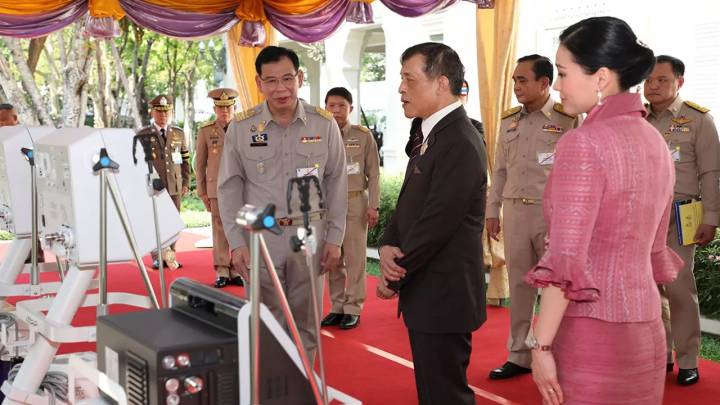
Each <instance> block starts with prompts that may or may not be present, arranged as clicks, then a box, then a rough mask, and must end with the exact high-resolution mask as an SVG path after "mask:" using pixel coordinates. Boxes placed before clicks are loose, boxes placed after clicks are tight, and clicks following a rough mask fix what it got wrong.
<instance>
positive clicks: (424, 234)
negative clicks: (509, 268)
mask: <svg viewBox="0 0 720 405" xmlns="http://www.w3.org/2000/svg"><path fill="white" fill-rule="evenodd" d="M427 145H428V147H427V149H426V150H425V153H424V154H422V155H419V156H417V157H415V158H413V159H411V160H410V161H409V162H408V167H407V169H406V173H405V180H404V182H403V185H402V188H401V190H400V196H399V197H398V202H397V206H396V209H395V213H394V214H393V216H392V218H391V220H390V223H389V224H388V226H387V228H386V229H385V233H384V235H383V239H382V243H381V244H382V245H391V246H397V247H399V248H400V250H402V252H403V253H404V254H405V256H404V257H403V258H402V259H399V260H398V261H397V262H398V264H399V265H400V266H402V267H403V268H405V269H406V270H407V271H408V274H407V275H406V277H405V278H403V279H402V280H401V281H399V282H393V283H390V287H391V288H393V289H395V290H399V292H400V300H399V303H398V311H399V312H402V314H403V319H404V320H405V324H406V325H407V327H408V328H409V329H411V330H415V331H418V332H426V333H467V332H471V331H473V330H475V329H477V328H478V327H479V326H480V325H481V324H482V323H483V322H484V321H485V317H486V316H485V291H484V289H485V288H484V271H483V260H482V259H483V252H482V231H483V225H484V220H485V192H486V188H487V176H486V164H487V162H486V153H485V147H484V145H483V143H482V142H481V138H480V136H479V134H478V132H477V130H476V129H475V127H474V126H473V125H472V124H471V123H470V120H469V119H468V117H467V114H466V113H465V109H464V108H463V107H459V108H457V109H456V110H454V111H452V112H451V113H450V114H448V115H447V116H445V117H444V118H443V119H442V120H440V122H438V123H437V125H435V127H434V128H433V129H432V131H431V132H430V134H428V139H427Z"/></svg>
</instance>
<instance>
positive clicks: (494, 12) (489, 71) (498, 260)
mask: <svg viewBox="0 0 720 405" xmlns="http://www.w3.org/2000/svg"><path fill="white" fill-rule="evenodd" d="M476 24H477V27H476V36H477V62H478V79H479V83H480V114H481V115H482V121H483V126H484V127H485V139H486V142H487V151H488V157H489V158H488V167H489V169H490V170H489V172H490V173H492V167H493V163H494V161H495V159H494V158H495V150H496V145H497V136H498V132H499V131H500V114H502V112H503V110H505V109H507V108H508V107H510V101H511V95H512V93H511V92H512V82H511V78H512V71H513V69H514V65H515V46H516V40H517V24H518V0H503V1H497V2H495V8H492V9H478V10H477V11H476ZM501 235H502V234H501ZM483 239H484V241H485V243H484V244H483V245H484V247H485V257H486V259H487V260H486V262H489V263H490V265H491V268H490V283H489V285H488V289H487V297H488V298H489V299H491V300H492V299H499V298H506V297H508V295H509V294H508V276H507V268H506V267H505V259H504V256H505V255H504V247H503V239H500V242H497V241H495V240H492V239H491V238H489V237H488V236H487V234H486V233H485V234H484V235H483Z"/></svg>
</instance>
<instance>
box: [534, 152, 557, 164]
mask: <svg viewBox="0 0 720 405" xmlns="http://www.w3.org/2000/svg"><path fill="white" fill-rule="evenodd" d="M537 160H538V164H540V166H549V165H551V164H553V163H555V152H538V154H537Z"/></svg>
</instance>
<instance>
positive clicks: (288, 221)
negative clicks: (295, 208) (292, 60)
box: [277, 218, 293, 226]
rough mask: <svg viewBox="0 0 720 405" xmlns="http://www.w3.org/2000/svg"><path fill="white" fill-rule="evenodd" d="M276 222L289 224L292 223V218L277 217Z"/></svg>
mask: <svg viewBox="0 0 720 405" xmlns="http://www.w3.org/2000/svg"><path fill="white" fill-rule="evenodd" d="M277 223H278V225H280V226H291V225H292V224H293V220H292V219H290V218H278V219H277Z"/></svg>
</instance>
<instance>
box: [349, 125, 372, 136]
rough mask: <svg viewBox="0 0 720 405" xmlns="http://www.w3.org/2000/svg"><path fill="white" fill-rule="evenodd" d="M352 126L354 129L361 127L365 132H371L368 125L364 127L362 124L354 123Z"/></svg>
mask: <svg viewBox="0 0 720 405" xmlns="http://www.w3.org/2000/svg"><path fill="white" fill-rule="evenodd" d="M351 128H352V129H359V130H360V131H362V132H365V133H366V134H369V133H370V129H369V128H368V127H364V126H362V125H352V126H351Z"/></svg>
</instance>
